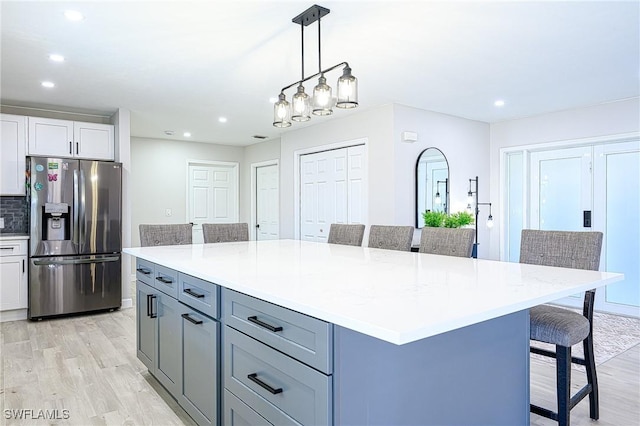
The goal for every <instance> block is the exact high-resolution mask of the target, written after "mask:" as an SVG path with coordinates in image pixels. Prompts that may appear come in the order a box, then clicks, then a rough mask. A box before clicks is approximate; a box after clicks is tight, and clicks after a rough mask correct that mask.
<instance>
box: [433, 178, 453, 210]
mask: <svg viewBox="0 0 640 426" xmlns="http://www.w3.org/2000/svg"><path fill="white" fill-rule="evenodd" d="M441 183H444V203H443V202H442V197H441V196H440V184H441ZM433 202H434V203H435V204H438V205H440V204H441V205H442V209H443V211H445V212H446V211H447V205H448V204H449V178H447V179H445V180H439V181H437V182H436V196H435V198H434V199H433Z"/></svg>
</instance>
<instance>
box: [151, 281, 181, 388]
mask: <svg viewBox="0 0 640 426" xmlns="http://www.w3.org/2000/svg"><path fill="white" fill-rule="evenodd" d="M156 294H157V299H156V300H157V301H158V305H157V309H158V310H157V318H156V322H157V324H156V327H157V330H158V334H157V339H158V340H157V347H158V352H157V357H156V362H155V376H156V378H157V379H158V381H159V382H160V383H162V385H163V386H164V387H165V388H166V389H167V390H168V391H169V393H171V394H172V395H173V396H174V397H177V396H178V395H180V391H181V389H180V388H181V386H180V385H181V383H182V351H181V350H180V347H181V346H182V318H181V317H180V315H181V314H182V308H181V304H180V302H178V301H177V300H176V299H174V298H173V297H171V296H167V295H166V294H164V293H160V292H158V291H156Z"/></svg>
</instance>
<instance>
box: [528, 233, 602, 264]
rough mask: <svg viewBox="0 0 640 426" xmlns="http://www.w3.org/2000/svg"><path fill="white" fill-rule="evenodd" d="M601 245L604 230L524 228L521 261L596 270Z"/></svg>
mask: <svg viewBox="0 0 640 426" xmlns="http://www.w3.org/2000/svg"><path fill="white" fill-rule="evenodd" d="M601 248H602V232H576V231H539V230H536V229H523V230H522V239H521V242H520V263H528V264H531V265H545V266H558V267H561V268H573V269H588V270H592V271H597V270H598V268H599V267H600V250H601Z"/></svg>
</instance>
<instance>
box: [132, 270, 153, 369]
mask: <svg viewBox="0 0 640 426" xmlns="http://www.w3.org/2000/svg"><path fill="white" fill-rule="evenodd" d="M155 292H156V290H155V289H154V288H153V287H151V286H149V285H147V284H144V283H142V282H140V281H139V280H138V281H136V309H137V315H136V331H137V333H136V349H137V355H138V359H139V360H140V361H142V363H143V364H144V365H145V366H146V367H147V368H148V369H149V371H150V372H151V373H153V370H154V368H155V360H156V350H157V347H156V320H155V318H152V317H151V313H152V312H154V310H155V300H153V299H152V296H153V294H154V293H155ZM152 304H153V306H151V305H152Z"/></svg>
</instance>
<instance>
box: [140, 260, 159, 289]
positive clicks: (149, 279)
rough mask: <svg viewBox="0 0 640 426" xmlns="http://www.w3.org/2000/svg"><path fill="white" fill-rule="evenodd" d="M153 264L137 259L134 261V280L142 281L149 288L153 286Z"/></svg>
mask: <svg viewBox="0 0 640 426" xmlns="http://www.w3.org/2000/svg"><path fill="white" fill-rule="evenodd" d="M155 266H156V265H155V263H152V262H149V261H146V260H144V259H137V261H136V279H137V280H138V281H142V282H143V283H145V284H148V285H150V286H152V287H153V286H155V284H154V283H153V278H154V276H155V275H154V271H155Z"/></svg>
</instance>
